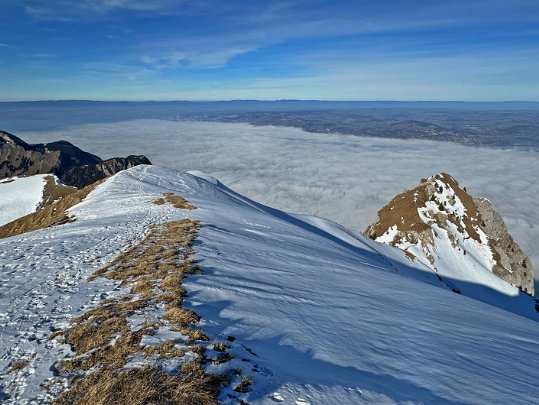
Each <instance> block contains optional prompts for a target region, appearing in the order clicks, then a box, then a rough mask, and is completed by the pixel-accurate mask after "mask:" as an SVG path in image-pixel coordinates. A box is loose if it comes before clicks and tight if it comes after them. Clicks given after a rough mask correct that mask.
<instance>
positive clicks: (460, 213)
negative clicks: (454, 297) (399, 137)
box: [365, 173, 534, 302]
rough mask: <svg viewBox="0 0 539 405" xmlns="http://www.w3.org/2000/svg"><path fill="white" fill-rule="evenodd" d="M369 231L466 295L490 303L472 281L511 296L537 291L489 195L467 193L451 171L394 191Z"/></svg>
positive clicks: (522, 255)
mask: <svg viewBox="0 0 539 405" xmlns="http://www.w3.org/2000/svg"><path fill="white" fill-rule="evenodd" d="M365 234H366V235H367V236H369V237H370V238H372V239H374V240H376V241H378V242H382V243H387V244H390V245H393V246H396V247H398V248H400V249H402V250H404V251H405V252H406V254H407V255H408V257H410V259H411V260H416V261H419V262H421V263H423V264H425V265H426V266H428V267H430V268H431V269H432V270H433V271H434V272H435V273H436V274H437V275H439V276H440V277H441V278H442V279H443V280H445V281H446V282H447V284H448V285H450V286H451V287H452V288H453V289H454V290H455V291H459V292H462V293H463V294H465V295H471V296H474V297H476V298H479V299H483V300H486V301H487V302H489V299H488V298H487V297H485V296H484V295H483V294H481V295H476V293H477V289H476V288H474V289H475V290H476V291H470V288H469V285H470V284H477V285H479V286H485V287H487V288H489V289H494V290H497V291H499V292H501V293H503V294H506V295H510V296H516V295H518V289H517V287H518V288H520V289H522V290H523V291H524V292H526V293H528V294H531V295H533V294H534V285H533V268H532V265H531V262H530V259H529V258H528V257H527V256H526V254H525V253H524V252H523V251H522V250H521V249H520V247H519V246H518V245H517V243H516V242H515V241H514V240H513V238H512V237H511V236H510V235H509V233H508V231H507V228H506V227H505V224H504V222H503V219H502V217H501V216H500V214H498V213H497V212H496V211H495V210H494V208H493V207H492V204H491V203H490V202H489V201H488V200H486V199H483V198H473V197H472V196H470V195H469V194H468V193H466V190H465V189H462V188H461V187H460V186H459V184H458V183H457V181H456V180H455V179H454V178H453V177H451V176H450V175H449V174H447V173H441V174H437V175H434V176H432V177H430V178H428V179H423V180H422V181H421V183H420V185H419V186H418V187H416V188H415V189H413V190H409V191H406V192H404V193H402V194H399V195H398V196H396V197H395V198H394V199H393V200H392V201H391V202H390V203H389V204H388V205H386V206H385V207H384V208H382V209H381V210H380V211H379V212H378V221H377V222H376V223H374V224H373V225H371V226H369V228H368V229H367V230H366V231H365ZM501 279H503V280H505V281H507V282H504V281H503V280H501ZM508 283H509V284H508Z"/></svg>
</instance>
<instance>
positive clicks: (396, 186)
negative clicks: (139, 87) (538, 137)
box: [17, 119, 539, 284]
mask: <svg viewBox="0 0 539 405" xmlns="http://www.w3.org/2000/svg"><path fill="white" fill-rule="evenodd" d="M17 135H19V136H20V137H21V138H22V139H24V140H25V141H27V142H30V143H36V142H47V141H53V140H59V139H64V140H68V141H70V142H73V143H74V144H75V145H77V146H79V147H80V148H82V149H84V150H87V151H89V152H92V153H95V154H97V155H99V156H101V157H102V158H110V157H114V156H126V155H128V154H145V155H146V156H148V158H149V159H150V160H151V161H152V162H153V163H154V164H157V165H161V166H167V167H171V168H174V169H179V170H183V171H186V170H200V171H203V172H206V173H208V174H211V175H213V176H215V177H217V178H218V179H219V180H221V181H222V182H223V183H224V184H226V185H227V186H229V187H231V188H233V189H234V190H236V191H238V192H239V193H241V194H244V195H246V196H248V197H250V198H252V199H254V200H257V201H259V202H262V203H264V204H267V205H270V206H273V207H275V208H279V209H283V210H286V211H290V212H296V213H308V214H312V215H317V216H321V217H325V218H329V219H332V220H334V221H336V222H338V223H341V224H343V225H346V226H348V227H350V228H353V229H356V230H359V231H362V230H364V229H365V227H366V226H367V225H369V224H370V223H372V222H373V221H374V220H375V219H376V212H377V211H378V210H379V209H380V208H382V207H383V206H384V205H385V204H387V202H389V201H390V200H391V198H393V197H394V196H395V195H396V194H398V193H400V192H402V191H403V190H404V189H408V188H413V187H415V186H416V185H417V184H418V182H419V180H420V179H421V178H424V177H428V176H430V175H432V174H434V173H437V172H442V171H443V172H447V173H450V174H451V175H453V176H454V177H455V178H456V179H457V180H458V181H459V182H460V184H461V186H466V187H467V190H468V192H469V193H471V194H472V195H475V196H484V197H487V198H488V199H490V200H491V201H492V203H493V204H494V206H495V208H496V209H497V210H498V211H499V212H500V213H501V214H502V216H503V217H504V219H505V221H506V223H507V226H508V228H509V230H510V232H511V234H512V235H513V237H514V238H515V239H516V241H517V242H518V243H519V244H520V246H521V247H522V248H523V249H524V250H525V251H526V252H527V253H528V254H529V255H530V256H531V259H532V262H533V263H534V265H535V269H536V279H539V201H538V196H539V181H538V178H537V176H538V175H539V152H533V151H522V150H517V149H493V148H478V147H470V146H463V145H456V144H452V143H442V142H433V141H421V140H396V139H384V138H368V137H357V136H350V135H339V134H312V133H307V132H305V131H302V130H300V129H297V128H288V127H271V126H268V127H255V126H252V125H248V124H229V123H215V122H211V123H208V122H182V121H169V120H157V119H153V120H152V119H145V120H132V121H124V122H117V123H109V124H85V125H79V126H74V127H69V128H65V129H60V130H55V131H48V132H19V133H18V134H17ZM536 284H537V282H536Z"/></svg>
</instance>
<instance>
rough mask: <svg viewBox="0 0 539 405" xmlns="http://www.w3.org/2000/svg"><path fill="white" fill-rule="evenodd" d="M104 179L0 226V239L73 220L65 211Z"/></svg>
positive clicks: (82, 198)
mask: <svg viewBox="0 0 539 405" xmlns="http://www.w3.org/2000/svg"><path fill="white" fill-rule="evenodd" d="M104 180H105V179H103V180H100V181H97V182H95V183H94V184H91V185H89V186H86V187H84V188H83V189H82V190H78V191H75V192H73V193H71V194H69V195H66V196H65V197H63V198H62V199H60V200H58V201H56V202H54V203H52V204H49V205H47V206H46V207H44V208H42V209H40V210H39V211H36V212H34V213H32V214H29V215H26V216H24V217H21V218H18V219H16V220H14V221H12V222H10V223H8V224H5V225H2V226H0V239H1V238H7V237H9V236H15V235H20V234H22V233H26V232H31V231H36V230H38V229H43V228H47V227H49V226H54V225H61V224H64V223H66V222H70V221H74V220H75V219H74V218H70V217H69V216H68V215H67V213H66V211H67V210H68V209H69V208H71V207H73V206H75V205H77V204H79V203H80V202H81V201H82V200H84V199H85V198H86V196H87V195H88V194H90V192H91V191H92V190H94V189H95V188H96V187H97V186H98V185H99V184H101V183H102V182H103V181H104Z"/></svg>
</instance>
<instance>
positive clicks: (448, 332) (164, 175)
mask: <svg viewBox="0 0 539 405" xmlns="http://www.w3.org/2000/svg"><path fill="white" fill-rule="evenodd" d="M163 192H173V193H175V194H178V195H180V196H182V197H184V198H186V199H187V200H188V201H189V202H191V203H192V204H194V205H195V206H196V207H198V209H197V210H194V211H182V210H178V209H174V208H172V207H171V206H170V205H155V204H153V203H152V201H154V200H155V199H156V198H158V197H160V196H161V195H162V193H163ZM1 199H2V200H3V199H4V194H3V193H2V198H1ZM70 214H72V215H74V216H76V217H77V221H75V222H71V223H67V224H64V225H60V226H56V227H52V228H47V229H43V230H40V231H36V232H32V233H28V234H24V235H20V236H16V237H12V238H7V239H3V240H0V266H1V267H0V401H1V400H4V402H5V403H11V404H24V403H48V402H50V401H51V399H52V398H53V397H54V394H55V392H54V391H53V390H52V391H51V390H50V389H48V390H45V389H43V388H40V386H43V385H46V384H47V382H48V381H50V380H51V379H52V378H53V377H54V375H53V370H54V367H52V366H53V365H54V364H55V363H56V362H58V361H59V360H61V359H62V358H65V357H66V356H69V355H70V353H71V351H70V348H69V346H67V345H62V344H59V343H57V342H55V341H51V340H49V339H47V336H48V335H49V334H50V333H51V332H52V331H55V330H58V329H61V328H64V327H66V326H67V324H68V322H69V320H70V319H71V318H72V317H74V316H76V315H79V314H81V313H83V312H84V311H85V310H87V309H88V308H91V307H93V306H95V305H96V304H97V302H98V301H99V300H101V299H103V298H106V297H108V296H111V295H114V294H115V293H116V291H117V290H118V288H119V287H118V285H117V283H114V282H112V281H110V280H106V279H104V278H98V279H96V280H94V281H92V282H88V281H86V277H87V276H89V275H90V274H92V273H93V272H94V271H95V270H97V269H98V268H99V267H101V266H103V265H104V264H106V263H107V262H110V261H111V260H112V259H113V258H114V257H115V256H116V255H117V254H118V253H119V252H120V251H122V250H123V249H125V248H126V247H127V246H129V243H132V241H133V240H138V239H141V238H142V237H143V235H144V234H145V232H146V231H147V228H148V226H149V225H150V224H153V223H156V222H163V221H168V220H173V219H179V218H192V219H198V220H200V221H201V223H202V227H201V229H200V231H199V235H198V238H197V240H196V241H195V244H194V246H193V248H194V250H195V252H196V258H197V259H198V260H199V264H200V266H201V268H202V270H203V272H204V273H203V274H202V275H196V276H189V277H188V278H187V279H186V280H185V282H184V285H183V286H184V288H185V289H186V290H187V293H188V296H187V298H186V300H185V303H186V305H187V306H188V307H189V308H191V309H193V310H194V311H196V312H197V313H198V314H199V315H201V316H202V323H201V324H200V326H201V327H202V328H203V329H204V331H205V332H206V333H207V334H208V335H209V336H210V338H211V339H219V340H221V341H223V340H226V338H227V337H228V336H234V337H235V340H234V341H233V342H232V343H230V345H231V349H230V350H231V353H232V354H233V355H234V356H235V359H234V360H233V361H232V362H238V363H241V359H242V358H248V359H249V360H250V363H249V364H250V366H252V367H251V368H250V370H251V374H250V376H251V377H252V379H253V385H252V386H251V390H250V392H249V393H247V394H246V396H245V397H244V398H245V400H246V401H247V402H249V403H252V404H265V403H267V404H276V403H283V404H296V405H306V404H358V403H372V404H393V403H417V404H509V403H515V404H517V403H518V404H524V403H533V402H536V401H537V398H539V385H538V384H537V381H538V379H539V371H538V369H537V364H538V362H539V341H538V339H537V336H538V334H539V322H537V321H536V319H539V318H537V314H536V313H535V312H534V311H533V305H532V303H533V301H532V300H531V299H528V300H525V299H522V300H519V302H518V305H517V306H516V307H511V305H509V304H510V303H511V302H513V301H515V300H517V298H515V297H511V296H508V295H504V294H503V293H501V292H499V291H498V290H493V291H492V292H491V293H490V294H491V296H495V297H497V298H496V299H497V302H496V304H497V306H493V305H489V304H487V303H484V302H481V301H478V300H476V299H473V298H470V297H467V296H464V295H460V294H455V293H453V292H452V291H451V290H450V289H449V288H448V287H447V285H446V284H444V283H442V282H440V281H439V280H438V278H437V277H436V276H435V275H434V274H433V273H432V271H431V270H430V269H429V268H427V267H426V266H423V265H422V264H421V263H419V262H417V261H415V262H412V261H410V260H408V259H407V258H406V257H405V256H404V254H403V252H401V251H400V250H398V249H395V248H392V247H390V246H386V245H383V244H381V243H377V242H374V241H371V240H368V239H366V238H364V237H363V236H361V235H359V234H357V233H355V232H353V231H350V230H348V229H346V228H344V227H342V226H339V225H337V224H335V223H332V222H330V221H326V220H323V219H320V218H316V217H306V216H302V215H290V214H287V213H284V212H282V211H279V210H275V209H272V208H269V207H266V206H263V205H260V204H257V203H255V202H253V201H251V200H249V199H247V198H245V197H242V196H241V195H239V194H236V193H235V192H233V191H231V190H230V189H228V188H226V187H224V186H223V185H221V184H220V183H219V182H218V181H216V180H215V179H213V178H210V177H207V176H204V175H202V174H199V173H192V174H188V173H180V172H176V171H173V170H169V169H165V168H160V167H156V166H137V167H134V168H132V169H129V170H126V171H123V172H120V173H119V174H117V175H115V176H113V177H112V178H110V179H109V180H108V181H106V182H105V183H103V184H101V185H99V186H98V187H97V188H96V189H95V190H94V191H93V192H92V193H91V194H90V195H89V196H88V197H87V198H86V200H84V201H83V202H82V203H81V204H79V205H77V206H75V207H74V208H72V209H71V210H70ZM467 287H468V288H469V289H470V290H473V289H474V288H475V286H474V285H473V284H469V285H467ZM477 288H480V289H482V290H484V289H486V288H487V287H485V286H478V287H477ZM506 304H507V308H508V309H509V310H511V311H513V312H510V311H509V310H505V309H502V308H500V307H504V306H505V305H506ZM528 304H529V307H528V306H526V305H528ZM514 312H517V313H520V314H521V315H523V316H520V315H517V314H515V313H514ZM157 336H159V335H157ZM17 360H25V361H27V362H28V365H27V366H26V367H24V368H22V369H20V370H17V371H10V370H9V368H10V366H11V365H13V364H14V362H16V361H17ZM211 367H214V368H215V371H219V370H220V368H219V367H226V364H225V365H221V366H219V367H215V366H211ZM210 371H211V370H210ZM64 384H65V382H64ZM64 387H65V385H64ZM61 389H63V387H62V386H60V387H57V390H61ZM220 400H221V401H222V402H223V403H237V400H233V399H231V398H230V397H227V396H226V395H225V394H223V395H222V396H221V397H220Z"/></svg>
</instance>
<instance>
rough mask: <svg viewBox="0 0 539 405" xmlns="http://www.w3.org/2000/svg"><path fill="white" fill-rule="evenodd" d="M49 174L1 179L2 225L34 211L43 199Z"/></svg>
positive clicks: (0, 204) (0, 208)
mask: <svg viewBox="0 0 539 405" xmlns="http://www.w3.org/2000/svg"><path fill="white" fill-rule="evenodd" d="M46 177H47V175H43V174H42V175H36V176H30V177H14V178H12V179H5V180H0V226H1V225H4V224H7V223H8V222H11V221H13V220H14V219H17V218H19V217H22V216H24V215H27V214H30V213H32V212H34V211H35V210H36V209H37V207H38V206H39V204H40V203H41V201H42V200H43V190H44V188H45V184H46V180H45V178H46Z"/></svg>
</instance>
